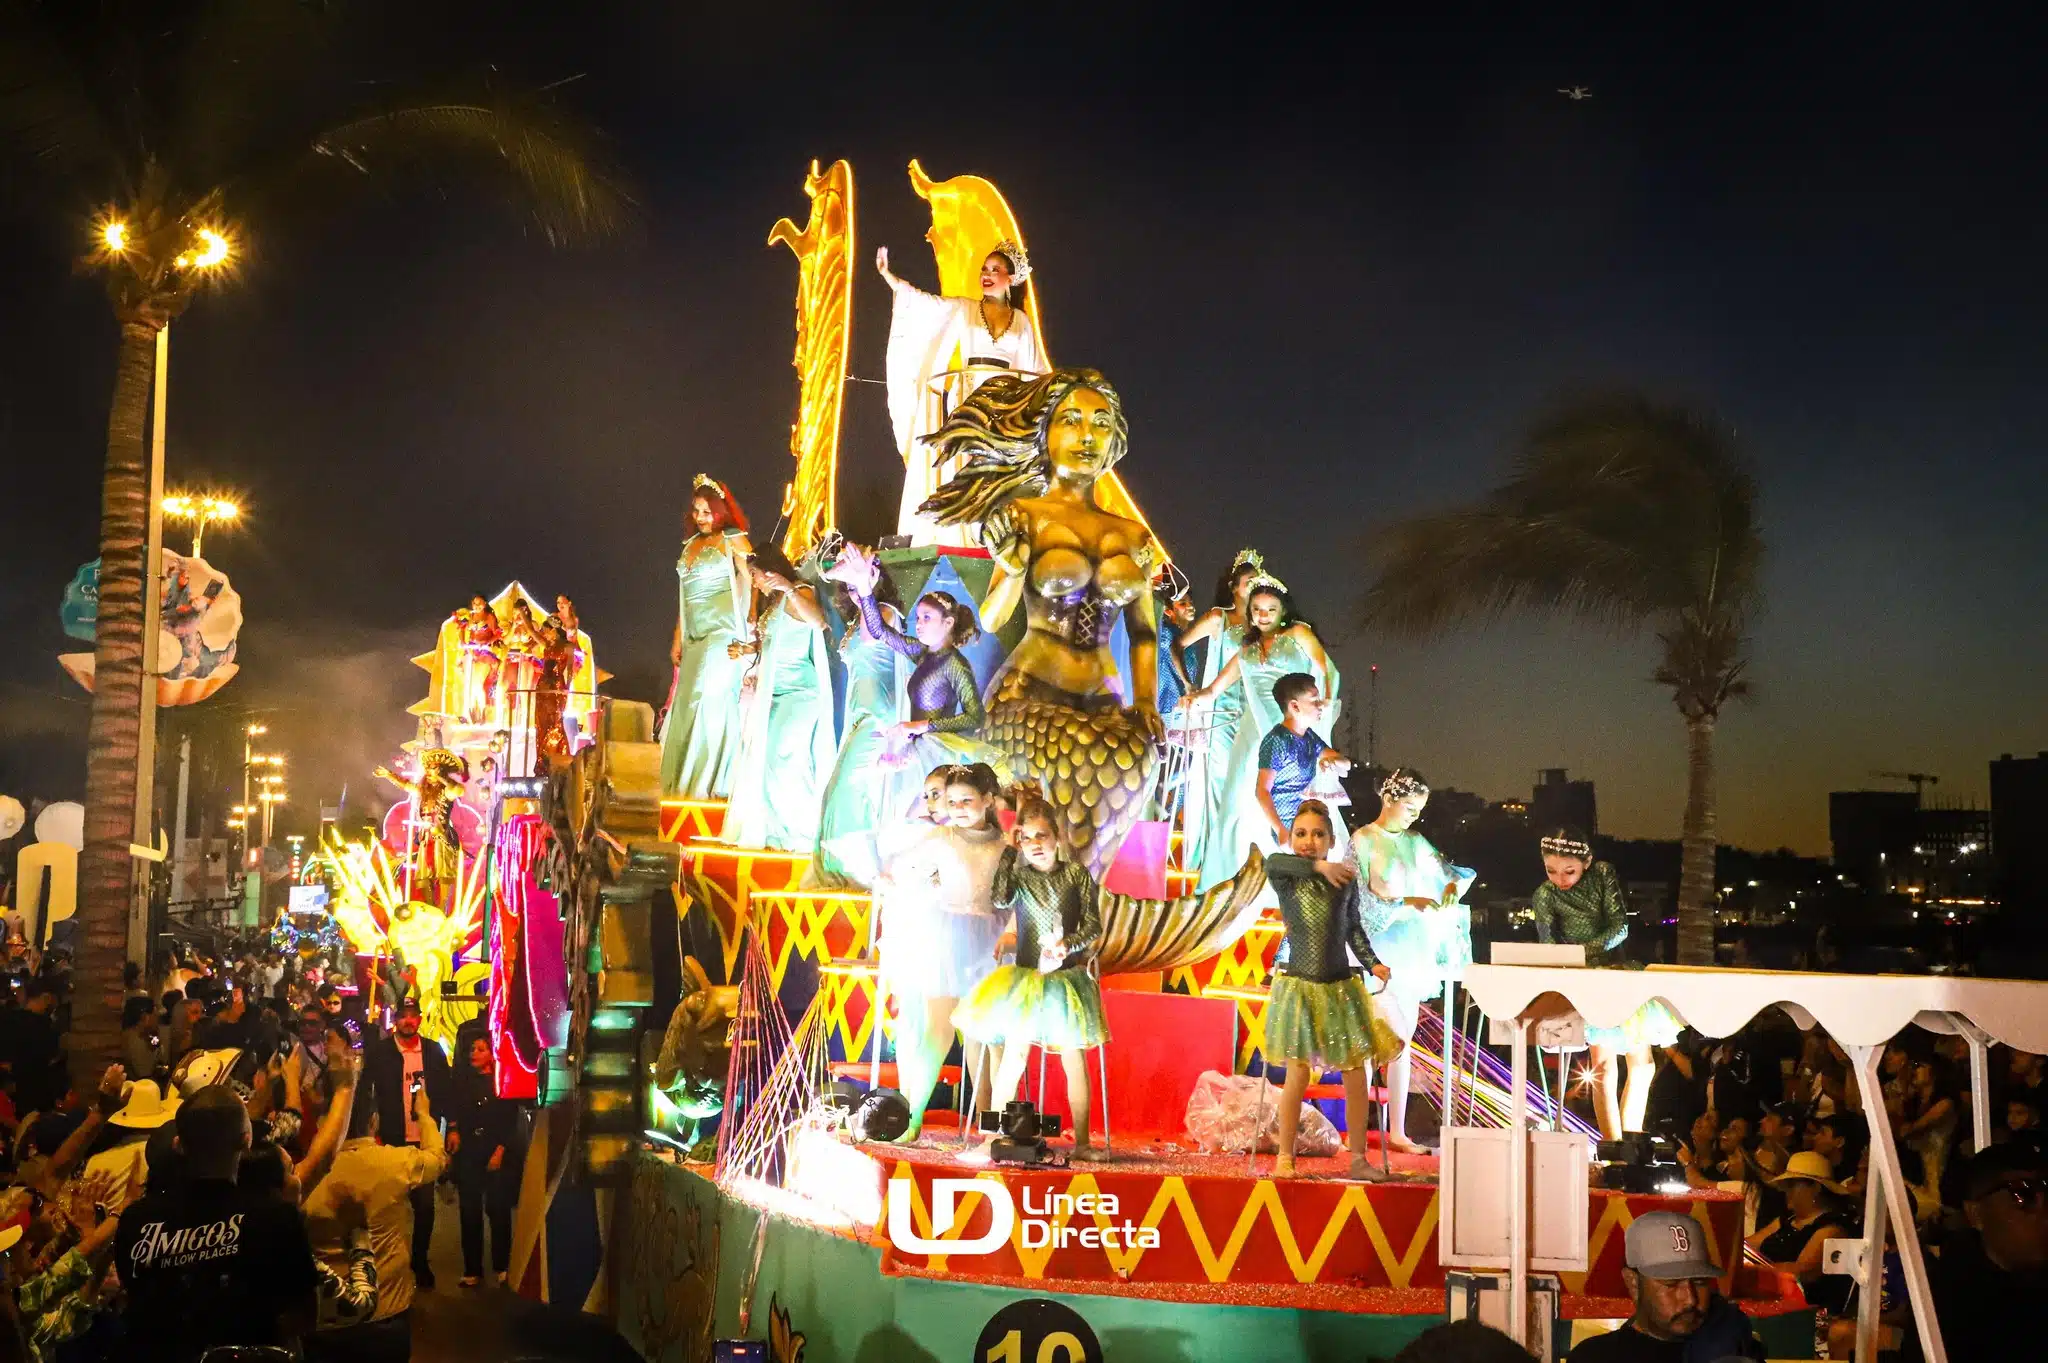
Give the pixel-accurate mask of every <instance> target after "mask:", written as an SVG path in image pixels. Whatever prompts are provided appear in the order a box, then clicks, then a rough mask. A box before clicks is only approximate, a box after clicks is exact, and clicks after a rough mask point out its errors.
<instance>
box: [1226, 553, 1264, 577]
mask: <svg viewBox="0 0 2048 1363" xmlns="http://www.w3.org/2000/svg"><path fill="white" fill-rule="evenodd" d="M1265 566H1266V556H1265V555H1264V554H1262V553H1260V552H1259V551H1258V550H1256V549H1240V550H1238V551H1237V557H1236V558H1234V559H1232V560H1231V561H1230V571H1231V572H1233V573H1234V572H1236V571H1237V570H1238V569H1239V568H1257V569H1260V570H1261V571H1263V570H1264V569H1265Z"/></svg>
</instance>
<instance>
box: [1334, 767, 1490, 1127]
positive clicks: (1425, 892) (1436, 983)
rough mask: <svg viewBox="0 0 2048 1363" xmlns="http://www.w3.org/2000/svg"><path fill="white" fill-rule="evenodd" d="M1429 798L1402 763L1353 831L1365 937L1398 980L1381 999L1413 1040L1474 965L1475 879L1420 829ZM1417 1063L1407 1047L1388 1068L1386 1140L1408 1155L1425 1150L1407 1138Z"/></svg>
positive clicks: (1418, 779)
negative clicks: (1449, 987)
mask: <svg viewBox="0 0 2048 1363" xmlns="http://www.w3.org/2000/svg"><path fill="white" fill-rule="evenodd" d="M1428 803H1429V786H1428V784H1427V783H1426V782H1425V781H1424V780H1423V779H1422V773H1420V772H1418V771H1416V770H1415V769H1414V768H1413V767H1396V768H1395V769H1394V771H1393V773H1392V774H1391V775H1389V776H1388V777H1387V779H1386V780H1384V781H1382V782H1381V783H1380V813H1379V817H1378V818H1376V819H1374V820H1373V821H1372V822H1371V823H1369V824H1367V825H1366V826H1365V827H1363V828H1361V829H1359V830H1358V831H1357V832H1356V833H1354V834H1352V835H1351V853H1352V859H1353V860H1354V861H1355V862H1356V863H1357V865H1358V872H1359V874H1360V875H1362V876H1364V877H1365V878H1366V880H1365V898H1364V902H1363V904H1362V906H1361V907H1362V910H1363V914H1364V917H1365V931H1366V935H1367V936H1368V937H1370V938H1371V939H1372V948H1373V952H1374V954H1375V955H1377V956H1378V957H1379V959H1380V960H1382V961H1385V962H1386V963H1387V965H1388V966H1389V967H1390V968H1391V969H1392V970H1393V972H1394V978H1395V980H1396V981H1398V983H1396V984H1394V985H1393V987H1391V988H1390V989H1388V990H1387V991H1386V993H1385V994H1383V995H1382V996H1381V998H1380V1002H1381V1003H1382V1004H1383V1005H1384V1006H1385V1007H1386V1009H1387V1011H1388V1013H1389V1014H1390V1016H1389V1018H1388V1021H1389V1022H1390V1023H1392V1025H1393V1027H1394V1030H1395V1031H1396V1033H1398V1034H1399V1035H1400V1036H1401V1038H1402V1039H1403V1041H1404V1042H1405V1041H1408V1040H1410V1039H1412V1038H1413V1037H1414V1035H1415V1027H1416V1024H1417V1023H1418V1022H1420V1021H1421V1018H1422V1005H1423V1004H1424V1003H1427V1002H1428V1001H1429V1000H1430V999H1433V998H1435V997H1436V996H1437V995H1438V994H1439V993H1441V992H1443V988H1444V982H1445V981H1446V980H1462V979H1463V978H1465V968H1466V967H1467V966H1469V965H1471V964H1472V915H1471V913H1470V912H1469V911H1468V910H1467V909H1466V908H1465V906H1464V905H1463V904H1462V903H1460V902H1459V900H1460V899H1461V898H1462V897H1463V895H1464V893H1465V890H1466V889H1467V888H1468V887H1469V886H1470V885H1471V883H1472V881H1473V880H1474V879H1475V878H1476V875H1475V873H1474V872H1473V871H1471V870H1469V869H1468V868H1466V867H1463V866H1453V865H1451V864H1450V863H1449V862H1448V861H1446V860H1445V859H1444V856H1443V854H1442V853H1440V852H1438V851H1437V850H1436V848H1435V847H1433V846H1432V845H1431V844H1430V841H1429V839H1428V838H1425V837H1423V836H1422V834H1420V833H1418V832H1416V831H1415V821H1416V820H1417V819H1418V818H1420V817H1422V810H1423V807H1424V806H1425V805H1427V804H1428ZM1413 1060H1414V1057H1413V1055H1412V1054H1411V1051H1410V1047H1408V1046H1406V1045H1403V1046H1402V1048H1401V1054H1400V1057H1399V1058H1398V1059H1397V1060H1395V1061H1394V1063H1393V1064H1391V1065H1389V1066H1387V1098H1388V1103H1387V1107H1388V1112H1387V1125H1388V1127H1389V1128H1390V1135H1389V1137H1388V1144H1389V1145H1390V1146H1391V1147H1392V1148H1393V1149H1395V1150H1399V1151H1401V1152H1402V1153H1403V1154H1411V1155H1412V1154H1416V1153H1419V1152H1420V1151H1421V1150H1422V1147H1421V1146H1419V1145H1417V1144H1416V1143H1415V1142H1414V1141H1411V1140H1409V1139H1408V1080H1409V1071H1410V1069H1411V1066H1412V1062H1413Z"/></svg>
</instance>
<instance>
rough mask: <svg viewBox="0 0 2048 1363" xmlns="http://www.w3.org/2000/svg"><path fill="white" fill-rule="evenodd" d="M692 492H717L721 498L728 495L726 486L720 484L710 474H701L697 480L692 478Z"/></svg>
mask: <svg viewBox="0 0 2048 1363" xmlns="http://www.w3.org/2000/svg"><path fill="white" fill-rule="evenodd" d="M690 491H692V492H715V493H717V494H718V495H719V496H721V497H724V496H726V495H727V493H726V490H725V484H724V483H721V482H719V481H718V480H717V479H716V478H713V477H712V476H711V475H710V474H708V473H700V474H698V475H697V476H696V477H695V478H692V479H691V480H690Z"/></svg>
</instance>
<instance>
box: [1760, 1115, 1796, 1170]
mask: <svg viewBox="0 0 2048 1363" xmlns="http://www.w3.org/2000/svg"><path fill="white" fill-rule="evenodd" d="M1798 1148H1799V1109H1798V1108H1796V1107H1794V1106H1793V1105H1792V1104H1790V1103H1766V1104H1765V1105H1764V1109H1763V1112H1762V1113H1761V1114H1760V1115H1759V1116H1758V1117H1757V1121H1756V1165H1757V1167H1758V1168H1759V1169H1762V1170H1763V1171H1764V1172H1765V1173H1767V1174H1777V1173H1782V1172H1783V1171H1784V1168H1785V1164H1786V1162H1787V1161H1788V1160H1790V1159H1791V1158H1792V1152H1793V1151H1794V1150H1797V1149H1798Z"/></svg>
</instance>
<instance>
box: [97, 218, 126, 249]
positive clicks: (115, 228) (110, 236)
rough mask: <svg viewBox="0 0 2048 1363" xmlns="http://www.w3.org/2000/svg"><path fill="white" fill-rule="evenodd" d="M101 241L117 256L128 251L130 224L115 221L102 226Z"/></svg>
mask: <svg viewBox="0 0 2048 1363" xmlns="http://www.w3.org/2000/svg"><path fill="white" fill-rule="evenodd" d="M100 240H101V241H102V242H104V243H105V244H106V248H107V249H108V250H109V251H112V252H113V253H114V254H115V255H119V254H120V253H121V252H123V251H125V250H127V249H128V224H127V223H125V222H122V221H120V220H119V219H115V220H113V221H111V222H106V223H102V224H101V225H100Z"/></svg>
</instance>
